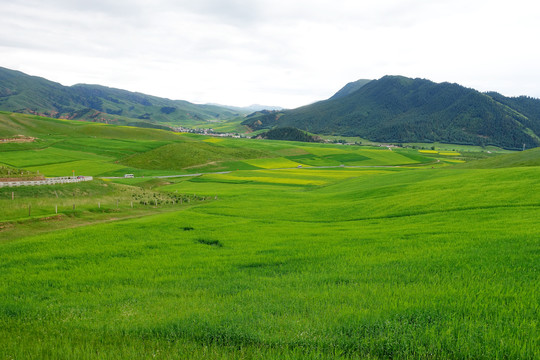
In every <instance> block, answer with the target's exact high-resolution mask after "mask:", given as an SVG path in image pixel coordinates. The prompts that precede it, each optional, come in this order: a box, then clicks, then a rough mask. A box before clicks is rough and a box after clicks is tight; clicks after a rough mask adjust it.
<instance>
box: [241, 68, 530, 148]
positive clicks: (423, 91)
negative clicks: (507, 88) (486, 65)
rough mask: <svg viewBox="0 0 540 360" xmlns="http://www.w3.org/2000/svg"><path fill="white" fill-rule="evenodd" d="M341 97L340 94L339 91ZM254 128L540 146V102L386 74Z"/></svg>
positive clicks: (381, 138)
mask: <svg viewBox="0 0 540 360" xmlns="http://www.w3.org/2000/svg"><path fill="white" fill-rule="evenodd" d="M338 93H339V92H338ZM254 120H255V119H254V118H251V119H246V120H245V121H244V123H243V124H244V125H248V126H250V127H251V128H252V129H254V130H256V129H257V124H260V125H259V128H270V127H274V126H278V127H291V126H292V127H296V128H298V129H301V130H305V131H309V132H311V133H316V134H326V135H342V136H358V137H362V138H366V139H369V140H372V141H379V142H393V143H400V142H448V143H457V144H467V145H494V146H500V147H504V148H508V149H521V148H522V147H523V145H525V146H526V147H527V148H531V147H536V146H540V137H539V135H540V100H538V99H533V98H528V97H525V98H506V97H504V96H502V95H499V97H494V96H490V95H489V93H481V92H479V91H477V90H474V89H469V88H466V87H463V86H461V85H459V84H452V83H448V82H443V83H434V82H432V81H430V80H426V79H420V78H416V79H413V78H407V77H404V76H399V75H387V76H384V77H382V78H380V79H378V80H373V81H370V82H368V83H366V84H364V85H363V86H361V87H360V88H359V89H357V90H356V91H353V92H350V93H348V94H345V95H344V96H338V97H337V98H336V97H331V98H329V99H327V100H323V101H319V102H317V103H314V104H311V105H306V106H303V107H300V108H297V109H293V110H289V111H284V112H281V113H279V114H275V113H274V114H271V115H267V116H266V117H264V118H260V119H256V120H257V121H254Z"/></svg>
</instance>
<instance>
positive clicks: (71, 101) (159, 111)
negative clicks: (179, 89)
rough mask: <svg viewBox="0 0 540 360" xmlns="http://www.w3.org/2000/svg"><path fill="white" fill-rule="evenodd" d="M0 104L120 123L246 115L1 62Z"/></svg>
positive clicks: (8, 108)
mask: <svg viewBox="0 0 540 360" xmlns="http://www.w3.org/2000/svg"><path fill="white" fill-rule="evenodd" d="M0 110H3V111H12V112H20V113H28V114H34V115H42V116H48V117H52V118H66V119H79V120H90V121H96V122H113V123H118V124H128V123H130V122H131V123H133V119H135V120H136V121H139V122H140V123H141V124H142V123H146V124H154V125H158V124H161V125H163V124H171V125H184V124H190V123H195V122H199V123H200V122H204V121H208V120H215V119H230V118H235V117H238V116H243V115H245V113H244V112H240V111H239V110H233V109H230V108H226V107H220V106H215V105H198V104H193V103H190V102H188V101H185V100H170V99H166V98H160V97H157V96H152V95H147V94H143V93H139V92H132V91H128V90H123V89H116V88H111V87H107V86H103V85H96V84H75V85H72V86H64V85H62V84H60V83H57V82H54V81H50V80H47V79H45V78H42V77H38V76H32V75H28V74H25V73H23V72H20V71H17V70H10V69H6V68H2V67H0ZM246 113H247V112H246Z"/></svg>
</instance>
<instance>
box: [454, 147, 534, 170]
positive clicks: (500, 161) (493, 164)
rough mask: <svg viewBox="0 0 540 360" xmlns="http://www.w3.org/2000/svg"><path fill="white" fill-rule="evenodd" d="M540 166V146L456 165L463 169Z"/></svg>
mask: <svg viewBox="0 0 540 360" xmlns="http://www.w3.org/2000/svg"><path fill="white" fill-rule="evenodd" d="M529 166H540V147H539V148H535V149H530V150H526V151H519V152H515V153H511V154H505V155H499V156H495V157H491V158H487V159H482V160H477V161H471V162H468V163H465V164H460V165H457V166H456V167H459V168H463V169H499V168H511V167H529Z"/></svg>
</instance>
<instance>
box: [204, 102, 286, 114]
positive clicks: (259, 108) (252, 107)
mask: <svg viewBox="0 0 540 360" xmlns="http://www.w3.org/2000/svg"><path fill="white" fill-rule="evenodd" d="M208 105H214V106H220V107H224V108H226V109H231V110H234V111H236V112H239V113H244V114H245V115H247V114H251V113H254V112H257V111H263V110H268V111H276V110H284V108H282V107H281V106H272V105H260V104H252V105H249V106H244V107H239V106H230V105H221V104H212V103H211V104H208Z"/></svg>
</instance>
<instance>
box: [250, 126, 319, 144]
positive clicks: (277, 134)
mask: <svg viewBox="0 0 540 360" xmlns="http://www.w3.org/2000/svg"><path fill="white" fill-rule="evenodd" d="M256 138H258V139H268V140H287V141H302V142H322V140H321V138H319V137H318V136H313V135H309V134H308V133H306V132H304V131H302V130H298V129H297V128H292V127H282V128H274V129H272V130H268V131H265V132H263V133H261V134H259V135H257V136H256Z"/></svg>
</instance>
